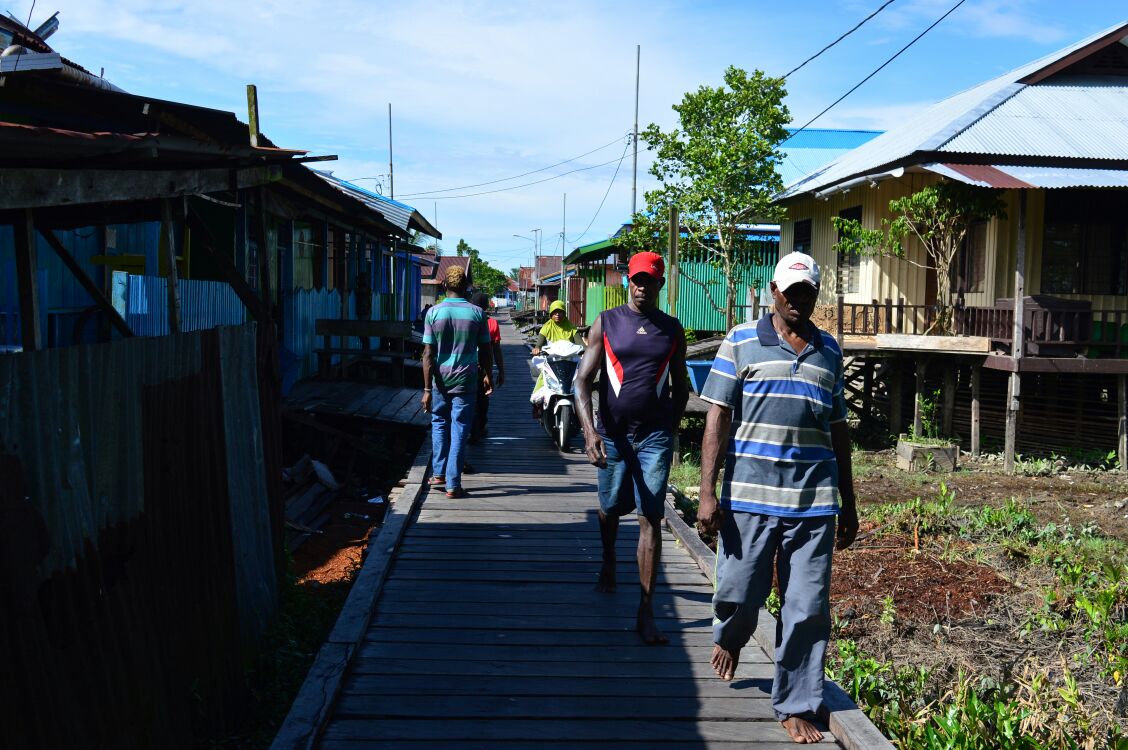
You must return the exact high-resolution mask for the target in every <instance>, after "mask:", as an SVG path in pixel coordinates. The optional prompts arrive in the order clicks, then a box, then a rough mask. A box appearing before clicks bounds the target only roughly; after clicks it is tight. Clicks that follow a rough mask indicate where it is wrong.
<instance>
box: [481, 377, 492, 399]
mask: <svg viewBox="0 0 1128 750" xmlns="http://www.w3.org/2000/svg"><path fill="white" fill-rule="evenodd" d="M482 386H483V387H484V388H485V389H486V395H487V396H488V395H490V394H491V393H493V381H492V380H491V379H490V376H489V375H486V376H485V377H483V378H482Z"/></svg>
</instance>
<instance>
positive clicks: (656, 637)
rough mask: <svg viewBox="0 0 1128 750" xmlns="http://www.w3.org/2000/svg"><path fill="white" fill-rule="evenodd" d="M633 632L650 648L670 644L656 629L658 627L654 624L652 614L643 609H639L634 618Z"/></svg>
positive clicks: (663, 634)
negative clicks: (635, 631)
mask: <svg viewBox="0 0 1128 750" xmlns="http://www.w3.org/2000/svg"><path fill="white" fill-rule="evenodd" d="M635 630H637V631H638V635H639V637H640V638H642V642H643V643H645V644H647V645H650V646H662V645H665V644H667V643H669V642H670V639H669V638H667V637H666V634H665V633H663V632H662V631H661V630H659V629H658V625H657V624H656V623H655V622H654V614H653V613H651V612H649V611H646V610H644V609H641V608H640V609H639V611H638V617H636V618H635Z"/></svg>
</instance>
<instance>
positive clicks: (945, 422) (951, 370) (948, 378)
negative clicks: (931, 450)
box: [941, 365, 956, 437]
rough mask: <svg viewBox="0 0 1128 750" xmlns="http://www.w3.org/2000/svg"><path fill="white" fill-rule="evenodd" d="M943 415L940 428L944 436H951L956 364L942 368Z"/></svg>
mask: <svg viewBox="0 0 1128 750" xmlns="http://www.w3.org/2000/svg"><path fill="white" fill-rule="evenodd" d="M943 405H944V406H943V409H944V410H943V416H942V418H941V428H942V429H943V430H944V437H951V436H952V421H953V417H954V415H955V412H956V366H955V365H951V366H949V367H945V368H944V393H943Z"/></svg>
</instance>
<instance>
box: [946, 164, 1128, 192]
mask: <svg viewBox="0 0 1128 750" xmlns="http://www.w3.org/2000/svg"><path fill="white" fill-rule="evenodd" d="M924 169H926V170H928V171H929V172H935V173H936V174H938V175H942V176H944V177H947V178H949V179H952V180H957V181H959V182H965V183H967V184H969V185H978V186H979V187H992V188H1003V189H1011V190H1024V189H1030V188H1046V189H1054V188H1073V187H1098V188H1108V187H1128V171H1125V170H1121V169H1078V168H1073V167H1034V166H1014V165H995V166H990V165H985V164H925V165H924Z"/></svg>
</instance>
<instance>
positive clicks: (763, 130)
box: [620, 66, 791, 328]
mask: <svg viewBox="0 0 1128 750" xmlns="http://www.w3.org/2000/svg"><path fill="white" fill-rule="evenodd" d="M786 93H787V92H786V91H785V90H784V87H783V79H782V78H771V77H768V76H766V75H765V74H764V73H763V72H762V71H759V70H757V71H753V72H752V74H751V75H749V74H748V73H747V72H745V71H743V70H741V69H740V68H736V67H732V66H730V67H729V68H728V69H727V70H726V71H725V75H724V85H723V86H718V87H716V88H713V87H710V86H701V87H700V88H699V89H697V91H692V92H689V93H687V94H686V95H685V96H684V97H683V98H682V100H681V103H680V104H675V105H674V107H673V108H674V111H675V112H677V115H678V125H677V127H676V128H675V129H673V130H671V131H669V132H663V131H662V129H661V128H659V127H658V126H657V125H654V124H651V125H650V126H649V127H647V128H646V130H645V131H644V132H643V133H641V134H640V137H641V138H642V140H643V141H644V142H645V143H646V146H647V149H649V150H650V151H653V152H654V154H655V159H654V164H653V166H651V168H650V174H652V175H654V176H655V177H656V178H658V181H659V187H658V188H657V189H655V190H652V191H649V192H648V193H647V194H646V210H645V211H643V212H642V213H641V214H637V215H635V216H634V217H633V219H632V230H631V231H630V232H629V233H628V234H627V236H626V237H624V238H623V240H622V241H621V242H620V245H621V246H622V247H623V248H624V249H625V250H628V251H630V250H639V249H643V248H645V249H648V250H655V249H658V250H659V252H661V249H660V248H661V247H664V246H665V243H664V242H662V239H663V238H664V236H665V234H666V232H667V230H666V222H667V220H668V218H667V217H668V215H669V209H670V208H671V207H675V208H677V209H678V212H679V214H680V221H681V233H682V237H683V238H684V239H685V241H686V243H687V247H686V257H696V258H701V259H704V260H707V261H708V262H709V263H711V264H712V265H713V266H714V267H716V268H718V269H720V270H721V271H722V272H723V273H724V275H725V278H726V279H727V288H726V295H725V299H724V300H723V301H721V302H718V301H717V300H715V299H713V296H712V294H711V293H710V290H709V288H708V286H707V285H706V284H705V283H704V281H702V280H701V279H697V278H694V277H693V276H691V275H689V274H684V273H683V274H682V275H681V277H680V278H684V279H688V280H689V281H691V282H693V283H695V284H698V285H699V286H701V287H703V288H704V289H705V294H706V297H707V298H708V300H709V303H710V304H711V305H712V306H713V308H714V309H715V310H717V312H720V313H723V314H724V316H725V322H726V324H727V326H728V327H729V328H732V326H734V325H735V324H736V295H737V278H738V276H737V274H736V273H735V272H736V271H737V270H738V266H740V265H741V264H743V263H747V262H754V261H755V259H756V257H755V256H756V250H755V245H754V244H753V243H752V242H750V241H749V240H748V239H747V236H748V225H750V224H753V223H756V222H772V223H774V222H778V221H779V220H780V219H781V218H782V217H783V213H784V212H783V209H782V208H780V207H778V206H776V205H773V203H772V198H773V197H774V196H775V195H776V194H777V193H779V192H780V190H782V189H783V182H782V180H781V179H780V176H779V174H778V172H776V163H777V162H779V161H780V159H781V158H782V154H781V152H780V151H779V144H780V143H781V142H782V141H783V140H784V139H785V138H786V137H787V130H786V129H785V128H784V125H785V124H786V123H787V122H788V121H789V120H790V119H791V115H790V114H789V113H788V110H787V107H786V106H784V104H783V98H784V96H786ZM658 243H661V244H658Z"/></svg>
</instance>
